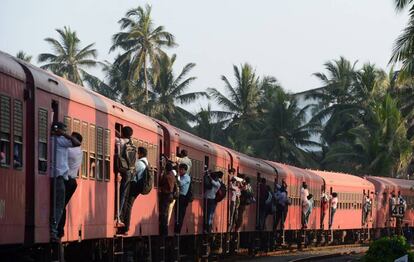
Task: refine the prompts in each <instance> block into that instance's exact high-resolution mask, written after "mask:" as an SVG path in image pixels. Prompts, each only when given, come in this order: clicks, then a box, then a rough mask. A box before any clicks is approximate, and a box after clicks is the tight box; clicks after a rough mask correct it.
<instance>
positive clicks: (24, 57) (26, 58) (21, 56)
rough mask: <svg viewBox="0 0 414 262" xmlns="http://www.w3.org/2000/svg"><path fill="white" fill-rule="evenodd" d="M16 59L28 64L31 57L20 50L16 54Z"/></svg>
mask: <svg viewBox="0 0 414 262" xmlns="http://www.w3.org/2000/svg"><path fill="white" fill-rule="evenodd" d="M16 57H17V58H19V59H21V60H23V61H26V62H28V63H30V61H32V56H31V55H28V54H26V53H25V52H24V51H21V50H20V51H19V52H18V53H17V54H16Z"/></svg>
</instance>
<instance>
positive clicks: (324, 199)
mask: <svg viewBox="0 0 414 262" xmlns="http://www.w3.org/2000/svg"><path fill="white" fill-rule="evenodd" d="M329 199H330V196H329V195H328V194H327V193H326V191H325V186H324V187H323V188H322V194H321V228H322V229H324V227H325V217H326V214H327V213H328V208H329Z"/></svg>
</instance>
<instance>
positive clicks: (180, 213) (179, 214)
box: [167, 195, 188, 234]
mask: <svg viewBox="0 0 414 262" xmlns="http://www.w3.org/2000/svg"><path fill="white" fill-rule="evenodd" d="M175 206H176V209H175V215H176V220H175V221H176V222H175V228H174V232H175V233H176V234H180V233H181V227H182V226H183V221H184V217H185V212H186V211H187V206H188V201H187V198H186V197H185V196H184V195H180V197H179V198H178V203H176V204H175ZM167 214H168V213H167Z"/></svg>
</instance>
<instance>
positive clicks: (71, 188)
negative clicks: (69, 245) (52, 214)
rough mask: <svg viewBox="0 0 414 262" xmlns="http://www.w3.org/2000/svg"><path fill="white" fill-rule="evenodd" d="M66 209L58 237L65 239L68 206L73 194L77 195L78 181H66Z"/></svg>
mask: <svg viewBox="0 0 414 262" xmlns="http://www.w3.org/2000/svg"><path fill="white" fill-rule="evenodd" d="M64 183H65V207H64V208H63V212H62V217H61V218H60V221H59V225H58V236H59V237H63V235H64V234H65V231H64V229H65V224H66V206H67V205H68V203H69V201H70V199H71V198H72V196H73V194H74V193H75V190H76V187H77V186H78V184H77V182H76V179H73V178H69V180H65V181H64Z"/></svg>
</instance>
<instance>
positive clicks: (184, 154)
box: [180, 149, 188, 157]
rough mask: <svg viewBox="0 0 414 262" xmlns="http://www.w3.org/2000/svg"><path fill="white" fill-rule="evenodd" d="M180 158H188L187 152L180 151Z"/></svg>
mask: <svg viewBox="0 0 414 262" xmlns="http://www.w3.org/2000/svg"><path fill="white" fill-rule="evenodd" d="M180 155H181V157H185V156H188V152H187V150H185V149H182V150H181V154H180Z"/></svg>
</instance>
